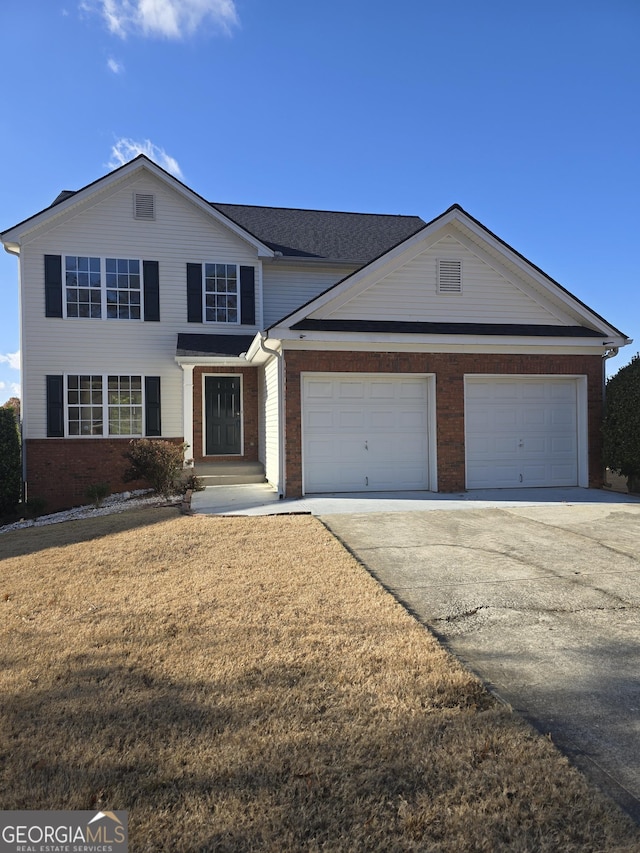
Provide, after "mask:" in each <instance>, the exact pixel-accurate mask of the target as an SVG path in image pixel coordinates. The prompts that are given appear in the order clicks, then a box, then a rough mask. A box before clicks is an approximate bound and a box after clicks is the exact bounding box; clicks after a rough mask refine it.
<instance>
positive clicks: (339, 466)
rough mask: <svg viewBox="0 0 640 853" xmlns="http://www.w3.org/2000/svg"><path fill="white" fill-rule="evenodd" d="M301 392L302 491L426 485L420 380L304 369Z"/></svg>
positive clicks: (424, 393)
mask: <svg viewBox="0 0 640 853" xmlns="http://www.w3.org/2000/svg"><path fill="white" fill-rule="evenodd" d="M302 394H303V397H302V435H303V470H304V490H305V492H306V493H309V492H356V491H390V490H395V489H401V490H410V489H426V488H427V487H428V486H427V484H428V482H429V477H428V442H427V380H426V379H425V378H415V377H397V376H388V375H380V374H376V375H375V376H372V375H368V376H362V375H344V374H339V375H338V374H307V375H305V376H304V377H303V382H302Z"/></svg>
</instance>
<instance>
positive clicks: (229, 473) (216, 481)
mask: <svg viewBox="0 0 640 853" xmlns="http://www.w3.org/2000/svg"><path fill="white" fill-rule="evenodd" d="M193 471H194V474H195V475H196V476H197V477H198V479H199V480H200V481H201V482H202V485H203V486H205V487H207V486H244V485H249V484H251V483H264V482H266V480H265V476H264V466H263V465H262V463H261V462H199V463H197V464H196V465H194V467H193Z"/></svg>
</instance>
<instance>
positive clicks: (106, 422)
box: [63, 318, 147, 440]
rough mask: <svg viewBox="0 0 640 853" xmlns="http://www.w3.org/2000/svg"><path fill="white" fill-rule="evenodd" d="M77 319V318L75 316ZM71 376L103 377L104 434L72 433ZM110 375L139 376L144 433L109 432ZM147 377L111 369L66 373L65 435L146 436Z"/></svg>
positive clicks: (83, 437)
mask: <svg viewBox="0 0 640 853" xmlns="http://www.w3.org/2000/svg"><path fill="white" fill-rule="evenodd" d="M74 319H75V318H74ZM70 376H99V377H100V378H101V379H102V434H101V435H71V434H70V432H69V393H68V392H69V377H70ZM109 376H129V377H131V376H139V377H140V382H141V388H142V433H140V434H137V433H132V434H130V435H122V434H119V435H111V433H110V432H109V401H108V392H109V389H108V387H107V386H108V381H109ZM145 379H146V374H144V373H114V372H113V371H110V372H108V373H96V372H94V371H91V370H87V371H84V372H81V373H77V372H73V373H71V372H69V373H65V374H64V388H63V395H64V412H63V414H64V437H65V438H70V439H72V440H75V439H80V440H82V439H87V438H93V439H99V440H100V439H103V438H112V439H116V438H123V439H132V438H144V437H145V436H146V434H147V406H146V402H147V401H146V395H145Z"/></svg>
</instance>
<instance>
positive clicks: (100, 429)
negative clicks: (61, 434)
mask: <svg viewBox="0 0 640 853" xmlns="http://www.w3.org/2000/svg"><path fill="white" fill-rule="evenodd" d="M142 384H143V383H142V377H141V376H100V375H98V376H96V375H79V376H68V377H67V434H68V435H70V436H71V435H85V436H92V435H93V436H100V437H103V436H105V435H117V436H122V435H142V411H143V401H142ZM105 390H106V393H105Z"/></svg>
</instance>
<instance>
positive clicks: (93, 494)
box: [85, 483, 111, 509]
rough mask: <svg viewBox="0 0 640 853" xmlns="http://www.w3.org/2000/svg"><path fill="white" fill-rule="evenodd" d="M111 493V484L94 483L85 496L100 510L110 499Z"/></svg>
mask: <svg viewBox="0 0 640 853" xmlns="http://www.w3.org/2000/svg"><path fill="white" fill-rule="evenodd" d="M110 492H111V488H110V486H109V483H92V484H91V485H90V486H89V487H88V489H87V491H86V492H85V495H86V496H87V500H90V501H91V503H92V504H93V505H94V506H95V508H96V509H98V508H99V507H101V506H102V501H103V500H104V499H105V498H106V497H108V495H109V493H110Z"/></svg>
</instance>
